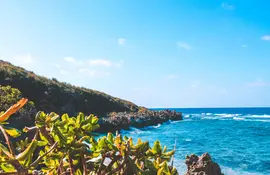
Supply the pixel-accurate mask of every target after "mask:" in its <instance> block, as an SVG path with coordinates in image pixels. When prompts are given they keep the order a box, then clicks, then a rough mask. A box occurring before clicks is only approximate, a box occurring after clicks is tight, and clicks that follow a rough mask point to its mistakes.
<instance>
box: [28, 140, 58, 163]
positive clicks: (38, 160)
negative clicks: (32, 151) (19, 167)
mask: <svg viewBox="0 0 270 175" xmlns="http://www.w3.org/2000/svg"><path fill="white" fill-rule="evenodd" d="M57 144H58V142H55V143H54V144H53V145H52V146H51V148H50V149H49V150H48V152H46V153H45V154H43V155H42V156H39V157H38V158H37V159H36V160H35V161H34V162H33V163H32V164H31V165H30V167H34V168H35V167H36V166H37V165H38V163H39V162H40V161H41V160H42V158H43V157H45V156H46V155H48V154H49V153H50V152H52V151H53V150H54V149H55V148H56V146H57Z"/></svg>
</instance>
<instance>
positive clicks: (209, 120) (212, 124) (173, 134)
mask: <svg viewBox="0 0 270 175" xmlns="http://www.w3.org/2000/svg"><path fill="white" fill-rule="evenodd" d="M155 110H158V109H155ZM176 110H177V111H182V112H183V116H184V120H183V121H176V122H167V123H165V124H161V125H160V124H159V125H157V126H152V127H146V128H142V129H137V128H131V129H130V130H126V131H122V133H123V134H124V135H128V136H132V137H133V138H135V139H136V138H139V137H140V138H142V139H143V140H149V141H150V143H151V142H152V143H153V142H154V141H155V140H160V141H161V143H162V144H164V145H167V146H168V147H169V148H170V149H173V145H174V142H175V140H176V142H177V149H176V157H175V158H176V160H175V166H177V168H178V170H179V172H180V174H183V173H184V172H185V170H186V166H185V164H184V160H185V156H186V155H187V154H192V153H195V154H198V155H200V154H202V153H204V152H209V153H210V155H211V156H212V157H213V159H214V161H216V162H217V163H218V164H219V165H221V168H222V171H223V173H225V174H228V175H270V108H232V109H230V108H227V109H225V108H219V109H211V108H209V109H176Z"/></svg>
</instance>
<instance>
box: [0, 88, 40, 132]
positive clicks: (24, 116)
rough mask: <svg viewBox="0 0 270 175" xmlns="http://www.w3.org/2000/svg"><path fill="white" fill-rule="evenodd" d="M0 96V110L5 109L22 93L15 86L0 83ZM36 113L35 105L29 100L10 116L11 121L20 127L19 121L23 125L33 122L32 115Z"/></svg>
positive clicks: (19, 97) (20, 96) (18, 98)
mask: <svg viewBox="0 0 270 175" xmlns="http://www.w3.org/2000/svg"><path fill="white" fill-rule="evenodd" d="M0 97H1V98H0V111H6V110H8V108H9V107H10V106H11V105H13V104H15V103H16V102H17V101H19V100H20V99H21V98H22V93H21V92H20V91H19V90H18V89H16V88H12V87H10V86H1V85H0ZM36 113H37V111H36V108H35V105H34V103H33V102H32V101H30V102H28V103H27V104H26V105H25V107H24V108H23V109H21V110H20V111H18V112H17V113H16V114H14V116H13V117H12V118H11V123H12V124H13V126H16V127H20V126H21V125H20V124H21V123H23V126H27V125H31V124H33V122H34V119H33V116H35V114H36Z"/></svg>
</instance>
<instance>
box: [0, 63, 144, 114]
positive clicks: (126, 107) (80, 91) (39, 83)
mask: <svg viewBox="0 0 270 175" xmlns="http://www.w3.org/2000/svg"><path fill="white" fill-rule="evenodd" d="M0 84H1V85H10V86H12V87H14V88H18V89H19V90H20V91H21V92H22V94H23V96H25V97H27V98H29V99H31V100H32V101H34V102H35V106H36V108H37V110H38V111H45V112H51V111H55V112H56V113H58V114H64V113H68V114H69V115H73V116H74V115H76V114H77V113H78V112H83V113H85V114H86V113H87V114H88V113H89V112H90V113H93V114H96V115H99V116H103V115H104V114H106V113H108V112H124V111H138V109H139V107H138V106H137V105H135V104H133V103H131V102H129V101H126V100H122V99H119V98H116V97H112V96H110V95H108V94H105V93H102V92H99V91H95V90H91V89H86V88H83V87H76V86H72V85H70V84H67V83H63V82H59V81H57V80H56V79H55V78H53V79H48V78H45V77H42V76H38V75H36V74H34V73H33V72H30V71H27V70H25V69H23V68H21V67H16V66H14V65H12V64H10V63H8V62H5V61H1V60H0Z"/></svg>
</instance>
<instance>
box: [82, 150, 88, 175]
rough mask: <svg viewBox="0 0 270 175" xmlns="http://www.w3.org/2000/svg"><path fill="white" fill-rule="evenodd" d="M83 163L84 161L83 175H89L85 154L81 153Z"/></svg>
mask: <svg viewBox="0 0 270 175" xmlns="http://www.w3.org/2000/svg"><path fill="white" fill-rule="evenodd" d="M81 161H82V166H83V175H87V167H86V162H85V157H84V154H83V153H81Z"/></svg>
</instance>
